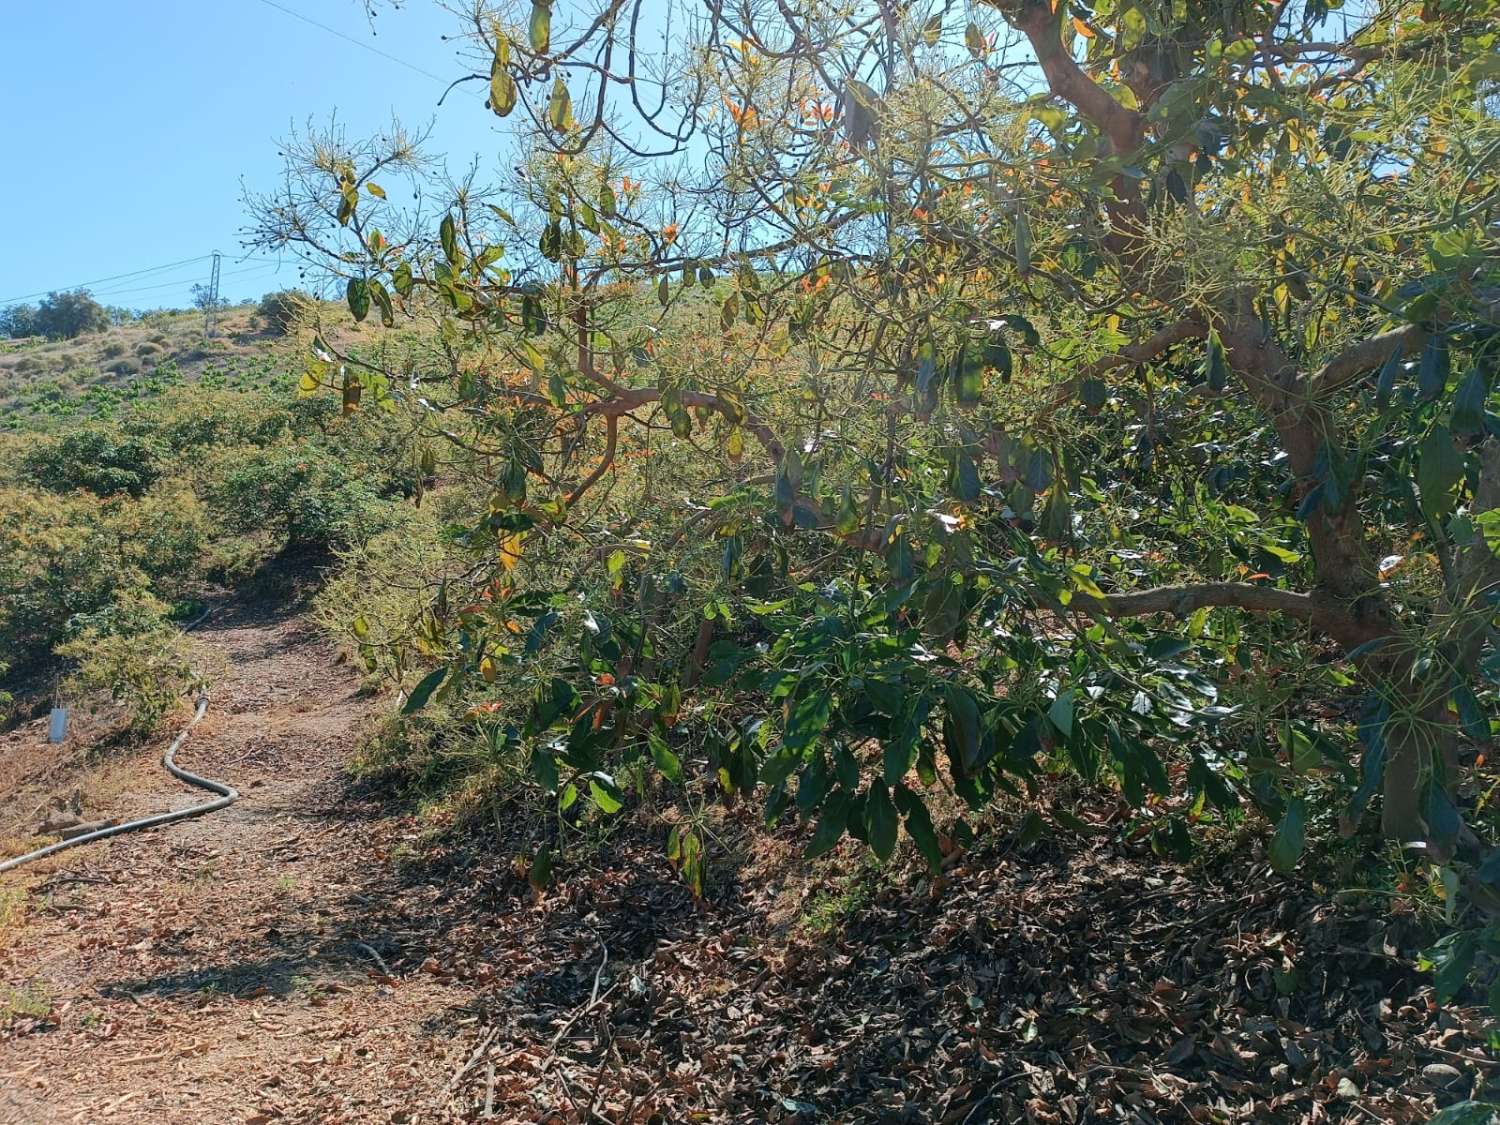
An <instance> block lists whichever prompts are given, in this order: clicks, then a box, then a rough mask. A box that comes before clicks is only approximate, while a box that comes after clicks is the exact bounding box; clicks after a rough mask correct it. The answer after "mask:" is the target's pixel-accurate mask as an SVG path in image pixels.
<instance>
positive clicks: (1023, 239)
mask: <svg viewBox="0 0 1500 1125" xmlns="http://www.w3.org/2000/svg"><path fill="white" fill-rule="evenodd" d="M1015 230H1016V269H1018V270H1020V271H1021V272H1022V273H1030V272H1031V224H1030V223H1029V222H1027V220H1026V209H1025V208H1024V207H1022V206H1020V205H1019V204H1017V205H1016V218H1015Z"/></svg>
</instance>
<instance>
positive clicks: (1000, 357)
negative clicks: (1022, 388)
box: [984, 332, 1015, 383]
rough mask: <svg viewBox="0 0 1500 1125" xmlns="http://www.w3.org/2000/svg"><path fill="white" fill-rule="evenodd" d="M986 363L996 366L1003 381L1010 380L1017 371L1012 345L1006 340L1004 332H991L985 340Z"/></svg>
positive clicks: (1007, 381)
mask: <svg viewBox="0 0 1500 1125" xmlns="http://www.w3.org/2000/svg"><path fill="white" fill-rule="evenodd" d="M984 365H985V366H986V367H992V368H994V370H995V374H996V375H998V376H1000V381H1001V382H1002V383H1009V382H1010V378H1011V375H1012V374H1013V373H1014V372H1015V359H1014V357H1012V355H1011V354H1010V345H1009V344H1007V343H1006V342H1005V336H1004V334H1002V333H1000V332H994V333H991V334H990V337H989V339H988V340H986V341H985V343H984Z"/></svg>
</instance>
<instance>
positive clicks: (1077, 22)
mask: <svg viewBox="0 0 1500 1125" xmlns="http://www.w3.org/2000/svg"><path fill="white" fill-rule="evenodd" d="M1073 30H1074V31H1076V32H1078V34H1079V35H1082V36H1083V37H1084V38H1085V39H1092V38H1093V37H1094V29H1093V28H1092V27H1090V26H1089V25H1088V24H1086V23H1085V22H1084V21H1083V20H1081V19H1079V18H1078V17H1077V16H1074V17H1073Z"/></svg>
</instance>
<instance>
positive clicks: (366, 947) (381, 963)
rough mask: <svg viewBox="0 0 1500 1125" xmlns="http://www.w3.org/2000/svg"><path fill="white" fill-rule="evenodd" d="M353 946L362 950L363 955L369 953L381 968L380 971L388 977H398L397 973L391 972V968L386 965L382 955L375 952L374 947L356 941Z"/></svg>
mask: <svg viewBox="0 0 1500 1125" xmlns="http://www.w3.org/2000/svg"><path fill="white" fill-rule="evenodd" d="M353 944H354V948H355V949H358V950H360V951H361V952H362V953H368V954H369V955H370V956H371V957H372V958H373V959H374V961H375V964H377V965H379V966H380V971H381V972H382V973H384V974H385V975H386V976H388V977H394V976H395V975H396V974H395V973H393V972H391V969H390V966H389V965H387V964H386V963H385V961H384V960H383V959H382V958H381V956H380V954H379V953H376V952H375V947H374V946H373V945H367V944H366V943H365V942H362V941H356V942H354V943H353Z"/></svg>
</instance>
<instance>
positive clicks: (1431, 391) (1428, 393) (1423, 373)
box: [1417, 332, 1449, 402]
mask: <svg viewBox="0 0 1500 1125" xmlns="http://www.w3.org/2000/svg"><path fill="white" fill-rule="evenodd" d="M1448 368H1449V359H1448V337H1447V336H1445V335H1444V334H1443V333H1441V332H1433V333H1430V334H1429V335H1428V337H1427V342H1426V343H1425V344H1423V345H1422V360H1421V362H1420V363H1419V364H1418V365H1417V395H1418V397H1419V398H1420V399H1421V400H1422V401H1423V402H1427V401H1429V400H1430V399H1434V398H1437V397H1438V395H1440V394H1442V393H1443V388H1444V387H1446V386H1447V385H1448Z"/></svg>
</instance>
